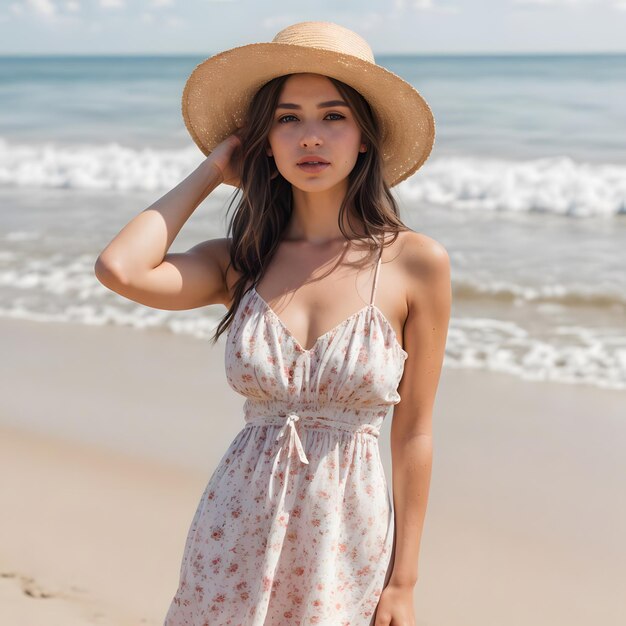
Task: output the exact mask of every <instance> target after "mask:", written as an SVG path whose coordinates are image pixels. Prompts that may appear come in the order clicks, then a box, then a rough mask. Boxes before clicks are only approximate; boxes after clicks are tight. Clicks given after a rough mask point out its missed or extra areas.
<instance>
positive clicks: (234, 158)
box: [207, 128, 243, 187]
mask: <svg viewBox="0 0 626 626" xmlns="http://www.w3.org/2000/svg"><path fill="white" fill-rule="evenodd" d="M242 132H243V131H242V129H241V128H238V129H237V130H236V131H235V132H234V133H233V134H232V135H228V137H226V139H224V141H222V142H221V143H219V144H218V145H217V146H215V149H214V150H213V152H211V154H209V156H208V157H207V159H208V160H210V161H211V162H212V163H213V165H215V167H217V169H218V170H219V171H220V172H221V174H222V182H223V183H225V184H226V185H232V186H233V187H239V186H240V184H241V181H240V178H239V172H240V167H241V134H242Z"/></svg>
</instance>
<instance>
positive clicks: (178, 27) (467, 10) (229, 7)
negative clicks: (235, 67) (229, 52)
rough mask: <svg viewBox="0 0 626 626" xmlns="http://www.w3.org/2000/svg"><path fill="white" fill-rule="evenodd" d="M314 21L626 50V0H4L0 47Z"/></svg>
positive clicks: (102, 50) (69, 44)
mask: <svg viewBox="0 0 626 626" xmlns="http://www.w3.org/2000/svg"><path fill="white" fill-rule="evenodd" d="M308 20H323V21H330V22H336V23H338V24H341V25H342V26H346V27H347V28H350V29H352V30H354V31H356V32H357V33H359V34H360V35H362V36H363V37H365V39H367V41H368V42H369V44H370V45H371V47H372V49H373V51H374V54H383V55H385V54H498V53H510V54H518V53H585V52H626V0H343V1H342V0H316V2H315V3H312V2H303V1H302V0H298V1H296V0H292V1H291V2H290V1H289V0H280V2H279V1H277V0H0V54H3V55H7V54H19V55H35V54H44V55H47V54H95V55H98V54H193V55H196V54H213V53H215V52H219V51H220V50H226V49H228V48H232V47H235V46H239V45H244V44H247V43H253V42H257V41H271V40H272V38H273V37H274V35H275V34H276V33H277V32H278V31H279V30H281V29H282V28H284V27H285V26H288V25H289V24H294V23H296V22H302V21H308Z"/></svg>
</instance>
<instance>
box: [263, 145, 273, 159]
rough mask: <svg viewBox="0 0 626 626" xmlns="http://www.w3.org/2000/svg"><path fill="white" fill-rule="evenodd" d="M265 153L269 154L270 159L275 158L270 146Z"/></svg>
mask: <svg viewBox="0 0 626 626" xmlns="http://www.w3.org/2000/svg"><path fill="white" fill-rule="evenodd" d="M265 152H267V156H268V157H271V156H274V154H273V152H272V149H271V148H270V147H269V146H268V147H267V148H266V149H265Z"/></svg>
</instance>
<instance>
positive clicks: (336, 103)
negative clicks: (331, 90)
mask: <svg viewBox="0 0 626 626" xmlns="http://www.w3.org/2000/svg"><path fill="white" fill-rule="evenodd" d="M347 106H348V104H347V103H346V102H344V101H343V100H329V101H328V102H320V103H319V104H318V105H317V108H318V109H324V108H326V107H347ZM276 108H277V109H301V108H302V107H301V106H300V105H299V104H293V102H281V103H280V104H278V105H276Z"/></svg>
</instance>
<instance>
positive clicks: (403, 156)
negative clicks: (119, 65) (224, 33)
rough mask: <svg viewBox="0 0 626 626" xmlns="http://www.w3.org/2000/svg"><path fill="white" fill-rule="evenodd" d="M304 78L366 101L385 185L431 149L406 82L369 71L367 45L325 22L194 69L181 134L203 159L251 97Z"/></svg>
mask: <svg viewBox="0 0 626 626" xmlns="http://www.w3.org/2000/svg"><path fill="white" fill-rule="evenodd" d="M302 72H310V73H314V74H323V75H325V76H330V77H332V78H336V79H338V80H340V81H342V82H344V83H346V84H347V85H350V86H351V87H353V88H354V89H356V90H357V91H358V92H359V93H360V94H361V95H362V96H364V97H365V99H366V100H367V101H368V103H369V105H370V107H371V108H372V109H373V111H374V113H375V114H376V116H377V118H378V120H379V123H380V127H381V131H382V158H383V167H384V177H385V180H386V182H387V184H388V185H389V186H390V187H392V186H394V185H397V184H398V183H399V182H401V181H403V180H404V179H405V178H408V177H409V176H410V175H411V174H413V173H414V172H415V171H417V169H419V168H420V167H421V166H422V164H423V163H424V161H426V159H427V158H428V156H429V154H430V152H431V150H432V147H433V144H434V141H435V120H434V117H433V114H432V112H431V110H430V107H429V106H428V104H427V102H426V101H425V100H424V98H422V96H421V95H420V94H419V93H418V92H417V90H416V89H415V88H414V87H413V86H411V85H410V84H409V83H408V82H406V81H405V80H403V79H402V78H400V77H399V76H397V75H396V74H394V73H393V72H390V71H389V70H387V69H385V68H384V67H381V66H380V65H377V64H376V62H375V60H374V55H373V53H372V50H371V48H370V46H369V44H368V43H367V42H366V41H365V40H364V39H363V38H362V37H361V36H360V35H357V34H356V33H354V32H352V31H351V30H348V29H347V28H344V27H343V26H339V25H337V24H333V23H332V22H300V23H298V24H294V25H292V26H288V27H287V28H285V29H283V30H281V31H280V32H279V33H278V34H277V35H276V36H275V37H274V39H273V40H272V41H271V42H268V43H254V44H249V45H245V46H240V47H237V48H232V49H230V50H226V51H225V52H221V53H219V54H216V55H214V56H212V57H209V58H208V59H206V60H205V61H203V62H202V63H200V65H198V66H197V67H196V68H195V69H194V70H193V72H192V73H191V75H190V76H189V78H188V79H187V82H186V84H185V88H184V90H183V97H182V113H183V118H184V120H185V126H186V127H187V130H188V131H189V133H190V134H191V136H192V138H193V140H194V141H195V142H196V144H197V145H198V147H199V148H200V150H202V152H203V153H204V154H205V155H209V154H210V153H211V151H212V150H213V149H214V148H215V147H216V146H217V145H218V144H219V143H220V142H222V141H223V140H224V139H225V138H226V137H227V136H228V135H230V134H232V133H233V132H235V131H236V130H237V128H238V127H240V126H241V125H242V124H243V122H244V120H245V114H246V111H247V109H248V105H249V103H250V102H251V100H252V97H253V96H254V94H255V93H256V91H257V90H258V89H259V88H260V87H262V86H263V85H264V84H265V83H267V82H268V81H270V80H271V79H273V78H276V77H277V76H284V75H285V74H294V73H302Z"/></svg>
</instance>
